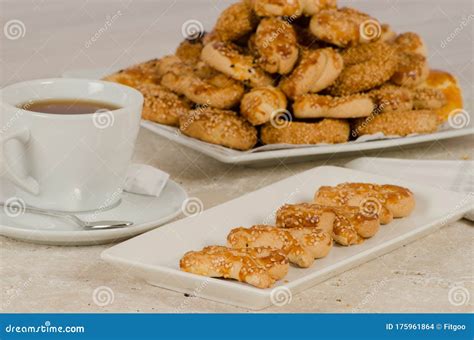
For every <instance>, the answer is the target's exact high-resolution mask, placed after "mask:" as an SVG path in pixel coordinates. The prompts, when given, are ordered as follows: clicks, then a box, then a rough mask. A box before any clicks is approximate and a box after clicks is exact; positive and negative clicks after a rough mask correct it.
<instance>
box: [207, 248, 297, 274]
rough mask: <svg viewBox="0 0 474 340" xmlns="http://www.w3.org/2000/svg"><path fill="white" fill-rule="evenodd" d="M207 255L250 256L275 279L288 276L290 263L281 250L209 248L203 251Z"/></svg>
mask: <svg viewBox="0 0 474 340" xmlns="http://www.w3.org/2000/svg"><path fill="white" fill-rule="evenodd" d="M203 251H204V252H205V253H207V254H219V253H223V252H224V253H225V252H231V253H232V254H236V255H249V256H251V257H252V258H253V259H254V260H255V261H256V262H257V263H258V264H259V265H261V266H262V267H264V268H265V269H266V270H268V273H269V274H270V275H271V276H272V277H273V278H274V279H275V280H281V279H283V278H284V277H285V276H286V274H288V269H289V267H290V266H289V261H288V258H287V257H286V255H285V253H283V252H282V251H281V250H277V249H272V248H270V247H255V248H240V249H231V248H227V247H223V246H208V247H205V248H204V249H203Z"/></svg>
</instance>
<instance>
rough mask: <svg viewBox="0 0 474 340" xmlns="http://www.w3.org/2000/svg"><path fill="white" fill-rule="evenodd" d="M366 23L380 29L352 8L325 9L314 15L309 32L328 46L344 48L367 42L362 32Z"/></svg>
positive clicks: (372, 21)
mask: <svg viewBox="0 0 474 340" xmlns="http://www.w3.org/2000/svg"><path fill="white" fill-rule="evenodd" d="M366 23H373V25H375V26H377V25H378V27H380V24H379V23H378V21H377V20H375V19H374V18H372V17H371V16H369V15H368V14H365V13H362V12H359V11H357V10H355V9H353V8H348V7H343V8H339V9H326V10H322V11H320V12H319V13H316V14H315V15H314V16H313V18H312V19H311V22H310V26H309V27H310V29H311V32H312V33H313V34H314V35H315V36H316V37H317V38H318V39H319V40H322V41H325V42H328V43H330V44H333V45H336V46H340V47H346V46H350V45H357V44H359V43H364V42H367V39H366V37H365V34H361V31H362V32H363V29H364V25H365V24H366Z"/></svg>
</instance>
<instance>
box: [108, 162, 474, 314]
mask: <svg viewBox="0 0 474 340" xmlns="http://www.w3.org/2000/svg"><path fill="white" fill-rule="evenodd" d="M347 181H351V182H356V181H360V182H373V183H380V184H382V183H391V184H398V185H402V186H406V187H408V188H410V189H411V190H412V191H413V192H414V194H415V197H416V204H417V205H416V208H415V211H414V212H413V213H412V215H410V216H409V217H407V218H404V219H399V220H395V221H394V222H392V223H390V224H389V225H385V226H382V227H381V230H380V231H379V233H377V235H375V236H374V237H373V238H371V239H369V240H366V241H365V242H364V243H363V244H361V245H357V246H352V247H340V246H335V247H334V248H333V249H332V251H331V252H330V254H329V255H328V256H327V257H326V258H324V259H321V260H316V262H315V263H314V265H313V266H312V267H311V268H307V269H301V268H296V267H291V268H290V271H289V273H288V276H287V277H286V278H285V281H279V282H277V284H276V285H275V287H273V288H271V289H258V288H255V287H252V286H250V285H247V284H244V283H239V282H236V281H231V280H222V279H215V278H207V277H203V276H198V275H194V274H190V273H185V272H182V271H180V269H179V259H180V258H181V257H182V256H183V254H184V253H185V252H186V251H189V250H199V249H201V248H203V247H204V246H207V245H225V243H226V237H227V234H228V233H229V231H230V230H231V229H232V228H235V227H237V226H248V227H250V226H252V225H254V224H261V223H267V224H271V223H273V222H274V214H275V211H276V210H277V209H278V208H279V207H280V206H281V205H283V204H284V203H296V202H302V201H310V200H311V199H312V197H313V195H314V192H315V190H316V189H317V188H318V187H319V186H321V185H336V184H338V183H342V182H347ZM471 199H472V196H466V195H462V194H458V193H454V192H450V191H443V190H439V189H435V188H431V187H427V186H422V185H418V184H414V183H407V182H405V181H401V180H397V179H392V178H387V177H382V176H377V175H373V174H369V173H365V172H359V171H355V170H350V169H345V168H338V167H318V168H314V169H311V170H308V171H305V172H303V173H300V174H298V175H295V176H292V177H289V178H287V179H285V180H282V181H280V182H277V183H274V184H272V185H270V186H267V187H265V188H262V189H259V190H257V191H254V192H252V193H249V194H246V195H244V196H242V197H239V198H237V199H234V200H232V201H229V202H226V203H224V204H221V205H219V206H217V207H214V208H211V209H208V210H205V211H203V212H201V213H199V214H197V215H195V216H190V217H188V218H185V219H182V220H180V221H177V222H174V223H171V224H168V225H166V226H163V227H161V228H158V229H155V230H153V231H150V232H148V233H146V234H143V235H140V236H137V237H135V238H133V239H131V240H128V241H125V242H123V243H121V244H118V245H116V246H114V247H112V248H110V249H107V250H105V251H104V252H103V253H102V258H103V259H104V260H106V261H108V262H110V263H112V264H114V265H117V266H119V267H121V268H123V269H124V270H127V272H128V273H131V274H133V275H136V276H137V277H140V278H142V279H144V280H146V281H147V282H149V283H150V284H152V285H156V286H159V287H163V288H167V289H171V290H175V291H178V292H182V293H188V294H192V295H195V296H199V297H202V298H206V299H210V300H214V301H219V302H223V303H227V304H231V305H235V306H240V307H245V308H250V309H262V308H265V307H267V306H269V305H271V303H272V297H275V296H276V294H277V293H279V292H283V293H288V291H289V292H291V294H293V295H294V294H297V293H298V292H301V291H302V290H304V289H306V288H308V287H310V286H313V285H315V284H317V283H319V282H321V281H324V280H326V279H328V278H329V277H331V276H334V275H336V274H339V273H341V272H343V271H345V270H347V269H349V268H351V267H354V266H356V265H359V264H361V263H364V262H366V261H369V260H371V259H373V258H374V257H376V256H379V255H380V254H383V253H386V252H389V251H391V250H393V249H395V248H397V247H400V246H401V245H403V244H406V243H408V242H411V241H413V240H414V239H416V238H419V237H421V236H423V235H426V234H427V233H429V232H431V231H433V230H434V229H436V228H438V227H441V226H443V225H446V224H447V223H449V222H451V221H454V220H456V219H459V218H461V216H462V215H463V214H464V213H465V212H466V211H467V210H469V207H470V206H471V205H472V201H471ZM197 203H198V202H197ZM189 204H190V205H189V208H190V209H189V210H190V211H191V210H192V209H191V207H192V206H191V204H192V201H191V202H190V203H189ZM282 287H283V288H282Z"/></svg>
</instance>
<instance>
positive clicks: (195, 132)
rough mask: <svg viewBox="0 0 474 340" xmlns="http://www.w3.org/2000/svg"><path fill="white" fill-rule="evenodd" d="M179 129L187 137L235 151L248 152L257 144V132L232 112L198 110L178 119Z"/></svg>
mask: <svg viewBox="0 0 474 340" xmlns="http://www.w3.org/2000/svg"><path fill="white" fill-rule="evenodd" d="M179 129H180V130H181V132H182V133H184V134H185V135H187V136H190V137H194V138H197V139H200V140H202V141H205V142H208V143H212V144H218V145H223V146H226V147H228V148H231V149H236V150H248V149H251V148H253V147H254V145H255V144H256V143H257V130H256V129H255V128H254V127H253V126H252V125H250V123H249V122H247V121H246V120H245V119H244V118H242V117H240V116H238V115H237V114H236V113H235V112H233V111H227V110H218V109H213V108H209V107H202V108H198V109H196V110H192V111H189V112H188V113H187V114H185V115H183V116H181V117H180V120H179Z"/></svg>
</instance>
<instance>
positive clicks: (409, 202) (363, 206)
mask: <svg viewBox="0 0 474 340" xmlns="http://www.w3.org/2000/svg"><path fill="white" fill-rule="evenodd" d="M314 201H315V202H316V203H318V204H324V205H332V206H338V207H341V206H350V207H357V208H358V209H359V211H360V212H361V213H362V214H365V215H367V216H371V215H375V214H378V215H379V216H380V218H381V222H382V223H383V224H385V223H387V222H389V221H388V220H390V216H383V214H384V212H383V209H384V208H385V209H387V210H388V211H389V212H390V213H391V214H392V216H393V217H395V218H400V217H406V216H408V215H410V214H411V212H412V211H413V209H414V208H415V198H414V195H413V193H412V192H411V191H410V190H409V189H407V188H404V187H401V186H397V185H390V184H384V185H378V184H372V183H342V184H338V185H336V186H333V187H331V186H322V187H320V188H319V189H318V191H316V193H315V195H314Z"/></svg>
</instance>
